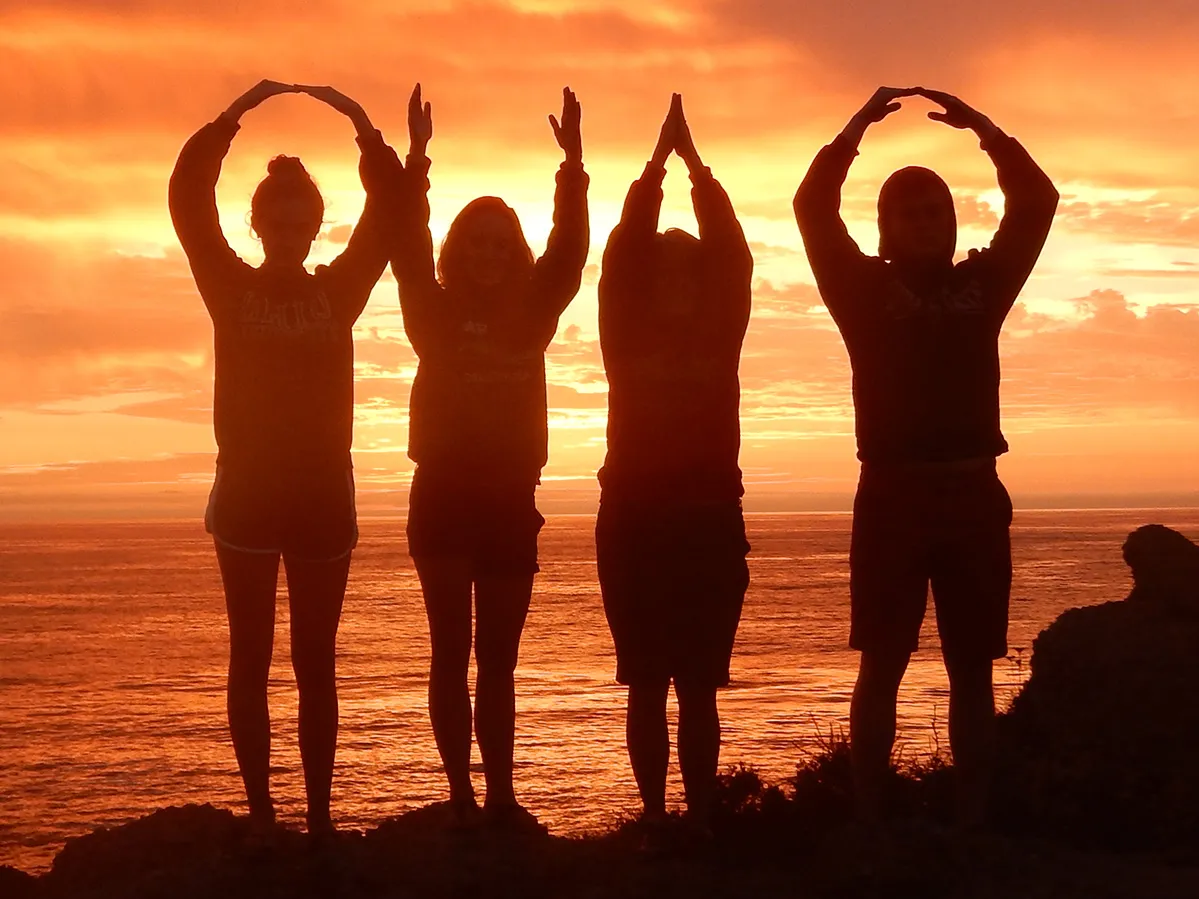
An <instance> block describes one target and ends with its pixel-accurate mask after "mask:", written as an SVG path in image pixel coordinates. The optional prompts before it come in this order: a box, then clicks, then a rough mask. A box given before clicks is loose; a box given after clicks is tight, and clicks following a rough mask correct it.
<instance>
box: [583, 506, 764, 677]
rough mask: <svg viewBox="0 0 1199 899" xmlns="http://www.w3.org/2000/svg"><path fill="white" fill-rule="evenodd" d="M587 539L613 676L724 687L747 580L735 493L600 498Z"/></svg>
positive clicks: (744, 543) (742, 526)
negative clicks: (591, 540) (651, 500)
mask: <svg viewBox="0 0 1199 899" xmlns="http://www.w3.org/2000/svg"><path fill="white" fill-rule="evenodd" d="M595 546H596V557H597V562H598V569H599V582H600V591H601V592H602V594H603V599H604V614H605V615H606V616H607V618H608V627H609V628H610V629H611V631H612V639H613V642H614V643H615V644H616V680H617V682H618V683H621V684H626V685H629V684H632V685H642V684H645V685H652V684H662V683H670V681H671V680H672V679H673V680H674V681H675V683H676V684H679V683H682V684H685V685H694V686H697V687H712V688H715V687H724V686H727V685H728V682H729V661H730V659H731V658H732V655H733V642H734V640H735V639H736V636H737V625H738V624H739V623H740V621H741V607H742V604H743V602H744V600H745V591H746V589H747V588H748V587H749V566H748V564H747V563H746V561H745V557H746V554H747V553H748V552H749V543H748V542H747V541H746V539H745V521H744V519H743V518H742V514H741V503H740V501H734V502H725V503H711V504H698V503H697V504H678V505H671V506H665V507H663V506H657V505H654V506H650V505H646V504H641V503H612V502H603V501H601V502H600V509H599V516H598V517H597V519H596V524H595Z"/></svg>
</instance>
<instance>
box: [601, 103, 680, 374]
mask: <svg viewBox="0 0 1199 899" xmlns="http://www.w3.org/2000/svg"><path fill="white" fill-rule="evenodd" d="M675 96H678V95H677V94H676V95H675ZM675 125H676V122H675V115H674V103H673V101H672V103H671V111H670V113H669V114H668V115H667V116H666V120H665V121H664V122H663V123H662V129H661V131H660V132H659V134H658V143H657V145H656V146H655V147H654V152H653V155H652V156H651V157H650V160H649V162H647V163H646V164H645V171H643V172H642V173H641V177H640V178H638V179H637V180H636V181H634V182H633V183H632V185H631V186H630V187H629V192H628V193H627V194H626V195H625V199H624V208H623V209H622V210H621V213H620V221H619V222H618V223H617V225H616V227H615V228H613V229H612V233H611V234H609V235H608V243H607V244H606V245H605V246H604V258H603V262H602V264H601V266H600V284H599V330H600V347H601V349H602V351H603V354H604V360H605V364H610V363H612V362H613V361H614V360H616V359H618V358H620V357H621V356H622V354H623V353H624V351H625V349H626V347H628V346H629V345H630V343H631V342H632V341H633V340H634V339H635V336H636V335H637V334H638V333H639V325H640V323H641V322H642V321H643V318H644V315H643V313H644V309H645V299H646V297H647V294H648V290H647V288H646V272H647V271H649V269H650V266H651V264H652V257H653V252H654V240H655V238H656V236H657V233H658V216H659V214H660V213H661V211H662V180H663V178H665V177H666V168H665V163H666V160H667V159H668V158H669V156H670V154H671V153H672V152H673V151H674V144H675V131H676V128H675Z"/></svg>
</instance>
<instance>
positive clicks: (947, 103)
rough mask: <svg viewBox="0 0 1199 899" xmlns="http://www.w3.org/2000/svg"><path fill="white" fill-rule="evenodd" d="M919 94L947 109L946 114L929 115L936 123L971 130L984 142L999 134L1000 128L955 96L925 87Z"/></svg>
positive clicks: (920, 89)
mask: <svg viewBox="0 0 1199 899" xmlns="http://www.w3.org/2000/svg"><path fill="white" fill-rule="evenodd" d="M917 93H919V94H920V96H922V97H926V98H928V99H929V100H932V101H933V102H934V103H939V104H940V105H941V106H943V107H945V111H944V112H930V113H929V114H928V117H929V118H930V119H932V120H933V121H934V122H944V123H945V124H946V125H949V126H950V127H951V128H969V129H970V130H971V131H973V132H974V133H975V134H977V135H978V136H979V137H980V138H982V139H983V140H987V139H988V138H990V137H994V136H995V135H996V134H998V133H999V128H997V127H996V125H995V123H994V122H992V121H991V120H990V119H988V118H987V117H986V116H985V115H983V114H982V113H981V112H979V111H978V110H977V109H974V108H973V107H971V106H969V105H967V104H966V103H963V102H962V101H961V100H959V99H958V98H957V97H955V96H954V95H953V94H947V93H945V91H935V90H932V89H931V88H923V87H922V88H919V89H918V91H917Z"/></svg>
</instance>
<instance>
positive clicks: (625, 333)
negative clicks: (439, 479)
mask: <svg viewBox="0 0 1199 899" xmlns="http://www.w3.org/2000/svg"><path fill="white" fill-rule="evenodd" d="M672 151H674V152H677V153H678V154H679V157H680V158H681V159H682V160H683V161H684V162H685V163H686V164H687V169H688V171H689V172H690V174H691V182H692V185H693V187H692V192H691V196H692V202H693V203H694V208H695V216H696V219H697V220H698V222H699V237H698V238H696V237H693V236H691V235H690V234H688V233H686V232H685V231H680V230H676V229H671V230H669V231H667V232H666V233H664V234H659V233H657V228H658V213H659V210H660V209H661V206H662V179H663V177H664V176H665V174H666V169H665V168H664V164H665V162H666V159H667V158H668V157H669V155H670V153H671V152H672ZM752 272H753V258H752V257H751V256H750V251H749V247H748V245H747V244H746V242H745V236H744V234H743V233H742V231H741V226H740V225H739V224H738V222H737V217H736V214H735V213H734V211H733V207H732V204H731V203H730V202H729V198H728V196H727V195H726V194H725V192H724V190H723V188H721V186H720V184H719V183H718V182H717V181H716V180H715V179H714V178H713V177H712V172H711V170H710V169H708V168H707V167H706V166H705V165H704V164H703V163H702V162H701V161H700V158H699V154H698V153H697V152H696V150H695V145H694V144H693V143H692V140H691V132H690V129H689V128H688V127H687V121H686V119H685V118H684V117H683V106H682V98H681V97H680V96H679V95H678V94H675V95H674V97H673V99H672V101H671V106H670V113H669V114H668V115H667V117H666V121H665V123H664V124H663V125H662V131H661V134H660V136H659V138H658V144H657V147H656V148H655V150H654V154H653V158H652V159H651V160H650V161H649V162H648V163H647V164H646V167H645V171H644V173H643V174H642V176H641V178H640V179H638V180H637V181H635V182H634V183H633V186H632V187H631V188H630V189H629V193H628V197H627V198H626V199H625V204H624V212H623V214H622V216H621V219H620V224H618V225H617V226H616V228H615V229H614V230H613V231H612V236H611V237H610V238H609V240H608V245H607V247H606V249H605V250H604V260H603V274H602V276H601V278H600V286H599V322H600V344H601V347H602V349H603V355H604V368H605V369H606V371H607V374H608V384H609V394H608V454H607V457H606V458H605V460H604V466H603V468H602V469H601V470H600V473H599V479H600V484H601V487H602V491H601V498H600V510H599V517H598V519H597V521H596V550H597V556H598V562H599V579H600V587H601V589H602V591H603V597H604V611H605V612H606V614H607V617H608V624H609V626H610V627H611V629H612V636H613V639H614V641H615V644H616V657H617V671H616V679H617V680H618V681H619V682H620V683H622V684H626V685H628V688H629V704H628V717H627V725H626V726H627V741H628V749H629V760H630V761H631V763H632V766H633V773H634V775H635V776H636V778H637V785H638V788H639V790H640V792H641V799H642V802H643V803H644V811H645V819H646V822H647V823H651V824H653V823H656V822H659V821H660V820H661V819H662V818H663V817H664V816H665V812H666V769H667V764H668V760H669V756H670V742H669V738H668V735H667V725H666V699H667V692H668V691H669V689H670V684H671V681H672V680H673V681H674V689H675V695H676V696H677V698H678V702H679V737H678V743H679V745H678V749H679V766H680V768H681V769H682V773H683V784H684V787H685V790H686V800H687V809H688V815H689V817H690V818H691V820H693V821H695V822H696V823H697V824H698V825H699V826H706V823H707V818H708V815H709V812H710V805H711V800H712V795H713V788H714V786H715V782H716V768H717V762H718V759H719V756H720V720H719V717H718V715H717V710H716V690H717V688H718V687H722V686H725V685H727V684H728V680H729V659H730V656H731V655H732V651H733V640H734V637H735V635H736V632H737V624H738V622H739V620H740V617H741V605H742V601H743V599H744V596H745V591H746V588H747V587H748V584H749V569H748V567H747V565H746V561H745V556H746V553H747V552H748V551H749V544H748V543H747V542H746V539H745V524H744V522H743V520H742V515H741V496H742V494H743V493H744V490H743V489H742V485H741V470H740V468H738V465H737V455H738V451H739V449H740V445H741V433H740V422H739V417H738V415H739V404H740V396H741V391H740V384H739V382H738V380H737V366H738V362H739V360H740V355H741V341H742V338H743V337H744V336H745V329H746V327H747V325H748V324H749V312H750V278H751V275H752Z"/></svg>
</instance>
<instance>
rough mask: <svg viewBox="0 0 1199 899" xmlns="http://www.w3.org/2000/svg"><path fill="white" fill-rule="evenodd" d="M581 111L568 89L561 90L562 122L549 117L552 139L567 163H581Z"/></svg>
mask: <svg viewBox="0 0 1199 899" xmlns="http://www.w3.org/2000/svg"><path fill="white" fill-rule="evenodd" d="M582 117H583V110H582V108H581V107H580V106H579V101H578V99H577V98H576V97H575V95H574V91H572V90H571V89H570V88H569V87H564V88H562V122H561V123H560V124H559V122H558V120H557V119H556V118H554V117H553V116H552V115H551V116H550V126H551V127H552V128H553V129H554V137H555V138H556V139H557V141H558V146H559V147H561V148H562V150H563V152H564V153H566V161H567V162H579V163H581V162H582V161H583V135H582V132H581V131H580V129H579V122H580V121H581V120H582Z"/></svg>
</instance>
